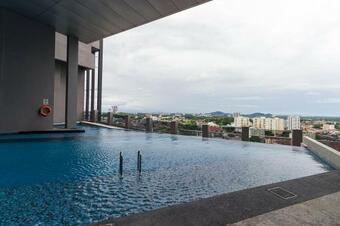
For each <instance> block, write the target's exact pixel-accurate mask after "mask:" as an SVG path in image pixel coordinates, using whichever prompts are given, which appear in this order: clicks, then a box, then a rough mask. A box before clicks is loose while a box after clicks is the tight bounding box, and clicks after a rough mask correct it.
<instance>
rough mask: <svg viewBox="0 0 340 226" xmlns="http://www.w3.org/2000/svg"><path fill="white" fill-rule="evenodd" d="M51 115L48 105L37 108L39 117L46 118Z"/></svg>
mask: <svg viewBox="0 0 340 226" xmlns="http://www.w3.org/2000/svg"><path fill="white" fill-rule="evenodd" d="M51 113H52V108H51V107H50V106H48V105H42V106H41V107H40V108H39V115H41V116H42V117H47V116H49V115H50V114H51Z"/></svg>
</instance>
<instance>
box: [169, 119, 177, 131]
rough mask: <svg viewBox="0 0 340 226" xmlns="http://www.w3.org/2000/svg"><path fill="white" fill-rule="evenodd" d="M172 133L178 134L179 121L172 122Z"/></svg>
mask: <svg viewBox="0 0 340 226" xmlns="http://www.w3.org/2000/svg"><path fill="white" fill-rule="evenodd" d="M170 134H178V122H177V121H172V122H170Z"/></svg>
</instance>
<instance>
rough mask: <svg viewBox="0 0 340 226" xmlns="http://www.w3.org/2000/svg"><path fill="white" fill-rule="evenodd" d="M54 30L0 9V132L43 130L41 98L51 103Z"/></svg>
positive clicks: (45, 120) (45, 123)
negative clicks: (40, 112) (39, 110)
mask: <svg viewBox="0 0 340 226" xmlns="http://www.w3.org/2000/svg"><path fill="white" fill-rule="evenodd" d="M54 46H55V31H54V30H53V29H52V28H51V27H48V26H46V25H42V24H40V23H38V22H35V21H33V20H31V19H28V18H25V17H22V16H19V15H17V14H14V13H12V12H9V11H7V10H5V9H1V8H0V133H8V132H17V131H28V130H46V129H50V128H52V124H53V116H49V117H47V118H43V117H41V116H39V114H38V109H39V107H40V106H41V105H42V103H43V99H48V100H49V104H50V105H51V106H53V101H54V98H53V90H54V66H55V60H54V55H55V48H54Z"/></svg>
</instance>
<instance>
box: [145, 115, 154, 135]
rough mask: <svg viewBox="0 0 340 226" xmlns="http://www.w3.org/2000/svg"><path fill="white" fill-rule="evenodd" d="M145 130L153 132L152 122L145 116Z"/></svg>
mask: <svg viewBox="0 0 340 226" xmlns="http://www.w3.org/2000/svg"><path fill="white" fill-rule="evenodd" d="M145 130H146V132H150V133H152V132H153V122H152V118H151V117H147V118H146V123H145Z"/></svg>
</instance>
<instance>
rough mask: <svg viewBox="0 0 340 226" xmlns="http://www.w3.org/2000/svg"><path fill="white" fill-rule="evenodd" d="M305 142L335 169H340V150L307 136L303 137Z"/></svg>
mask: <svg viewBox="0 0 340 226" xmlns="http://www.w3.org/2000/svg"><path fill="white" fill-rule="evenodd" d="M303 144H304V145H306V146H307V148H308V149H309V150H310V151H311V152H313V153H314V154H315V155H317V156H319V157H320V158H321V159H322V160H324V161H326V162H327V163H328V164H330V165H331V166H333V167H334V168H335V169H337V170H339V169H340V152H338V151H337V150H335V149H333V148H331V147H329V146H327V145H325V144H322V143H320V142H318V141H316V140H314V139H312V138H310V137H306V136H304V137H303Z"/></svg>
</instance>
